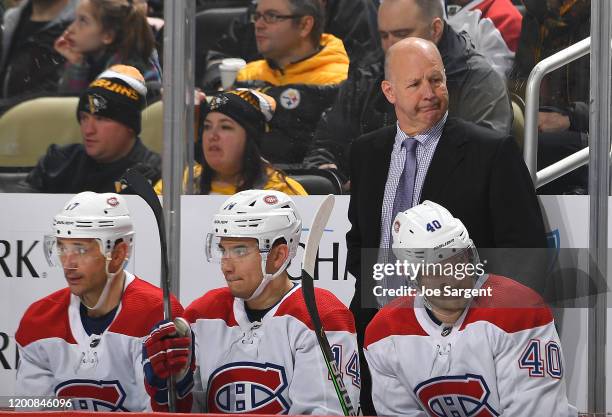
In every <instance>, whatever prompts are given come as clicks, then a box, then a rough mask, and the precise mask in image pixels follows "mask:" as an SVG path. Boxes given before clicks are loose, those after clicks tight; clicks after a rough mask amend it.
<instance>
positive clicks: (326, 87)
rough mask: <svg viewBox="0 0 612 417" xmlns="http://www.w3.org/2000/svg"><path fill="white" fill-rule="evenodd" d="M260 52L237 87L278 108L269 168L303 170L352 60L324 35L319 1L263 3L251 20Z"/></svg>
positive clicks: (267, 153) (266, 144) (265, 148)
mask: <svg viewBox="0 0 612 417" xmlns="http://www.w3.org/2000/svg"><path fill="white" fill-rule="evenodd" d="M253 20H254V22H255V37H256V39H257V49H258V50H259V52H260V53H261V54H262V55H263V56H264V57H265V59H261V60H258V61H253V62H250V63H249V64H248V65H247V66H246V67H245V68H243V69H242V70H240V71H239V72H238V75H237V78H236V86H238V87H250V88H261V89H262V91H263V92H265V93H266V94H268V95H270V96H272V97H274V99H275V100H276V102H277V103H278V104H279V105H278V106H277V109H276V112H275V113H274V117H273V119H272V120H271V121H270V128H271V130H270V132H268V133H266V134H265V136H264V139H263V140H262V147H261V153H262V155H263V157H264V158H266V159H268V160H269V161H270V162H271V163H273V164H277V163H281V164H301V163H302V161H303V159H304V156H305V155H306V151H307V149H308V146H309V145H310V142H311V141H312V137H313V134H314V130H315V128H316V125H317V122H318V121H319V118H320V117H321V112H322V111H323V110H324V109H326V108H327V107H329V106H331V104H332V103H333V100H334V98H335V96H336V93H337V91H338V85H339V84H340V83H341V82H342V81H344V80H345V79H346V77H347V72H348V66H349V59H348V57H347V55H346V52H345V50H344V47H343V46H342V41H340V39H338V38H336V37H335V36H333V35H330V34H325V33H322V31H323V21H324V20H323V9H322V8H321V4H320V3H319V0H260V1H259V2H258V4H257V9H256V11H255V12H254V14H253Z"/></svg>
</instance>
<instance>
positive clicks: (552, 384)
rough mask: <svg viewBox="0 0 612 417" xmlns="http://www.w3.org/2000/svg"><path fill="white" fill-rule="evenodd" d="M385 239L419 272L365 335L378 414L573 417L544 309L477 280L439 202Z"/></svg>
mask: <svg viewBox="0 0 612 417" xmlns="http://www.w3.org/2000/svg"><path fill="white" fill-rule="evenodd" d="M392 234H393V252H394V253H395V255H396V257H397V259H398V260H399V261H400V263H402V262H403V261H406V264H408V265H414V266H415V267H418V268H421V269H420V270H419V271H418V275H417V276H416V281H415V282H416V284H417V286H416V287H417V288H415V289H413V290H412V291H411V292H412V293H413V294H410V293H409V294H408V295H407V296H404V297H400V298H397V299H395V300H394V301H393V302H391V303H390V304H388V305H387V306H385V307H384V308H382V309H381V310H380V311H379V312H378V313H377V314H376V316H375V317H374V319H373V320H372V322H371V323H370V324H369V325H368V327H367V329H366V335H365V343H364V345H365V346H364V348H365V350H364V352H365V356H366V359H367V361H368V365H369V368H370V371H371V372H372V397H373V401H374V406H375V407H376V411H377V412H378V413H379V415H386V416H398V415H402V416H411V417H417V416H418V417H426V416H432V417H450V416H453V417H468V416H474V417H492V416H501V415H503V416H507V417H533V416H547V417H548V416H551V417H552V416H555V417H564V416H576V415H577V413H576V410H575V409H573V407H571V406H569V405H568V401H567V396H566V387H565V381H564V361H563V354H562V350H561V345H560V342H559V337H558V335H557V332H556V330H555V324H554V321H553V317H552V314H551V311H550V309H549V308H548V307H547V306H546V305H545V304H544V302H543V301H542V299H541V298H540V297H539V296H538V295H537V294H536V293H535V292H534V291H532V290H531V289H529V288H527V287H524V286H523V285H521V284H519V283H517V282H515V281H513V280H511V279H508V278H505V277H502V276H496V275H488V274H484V273H483V271H482V270H481V268H482V264H480V263H479V262H480V261H479V259H478V253H477V251H476V249H475V248H474V246H473V244H472V241H471V239H470V238H469V235H468V231H467V230H466V229H465V227H464V226H463V224H462V223H461V221H460V220H459V219H456V218H454V217H453V216H452V215H451V214H450V213H449V212H448V211H447V210H446V209H445V208H444V207H442V206H440V205H438V204H436V203H432V202H430V201H425V202H424V203H422V204H420V205H418V206H415V207H413V208H411V209H409V210H407V211H405V212H403V213H399V214H398V215H397V217H396V218H395V220H394V223H393V232H392ZM418 265H421V266H420V267H419V266H418ZM435 265H437V266H438V268H436V267H434V266H435ZM470 265H471V266H470ZM426 267H427V268H429V269H425V268H426ZM410 271H412V272H414V271H415V269H414V268H411V269H410V270H409V271H408V274H409V275H412V276H414V274H411V272H410ZM440 271H443V272H440ZM402 274H404V271H402ZM436 290H437V291H438V292H436ZM424 291H428V292H427V293H425V294H424ZM468 296H469V297H468ZM466 297H467V298H466Z"/></svg>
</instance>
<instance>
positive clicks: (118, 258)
mask: <svg viewBox="0 0 612 417" xmlns="http://www.w3.org/2000/svg"><path fill="white" fill-rule="evenodd" d="M127 256H128V244H127V243H125V242H123V241H122V242H119V243H117V244H116V245H115V247H114V248H113V251H112V253H111V261H110V263H109V265H108V272H111V273H115V272H117V271H118V270H119V269H120V268H121V267H122V266H123V264H124V262H125V261H126V258H127Z"/></svg>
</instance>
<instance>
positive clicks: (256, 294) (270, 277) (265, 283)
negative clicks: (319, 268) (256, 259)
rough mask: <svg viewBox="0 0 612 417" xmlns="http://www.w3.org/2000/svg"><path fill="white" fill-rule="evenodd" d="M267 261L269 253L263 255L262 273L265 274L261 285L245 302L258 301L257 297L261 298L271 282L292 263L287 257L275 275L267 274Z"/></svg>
mask: <svg viewBox="0 0 612 417" xmlns="http://www.w3.org/2000/svg"><path fill="white" fill-rule="evenodd" d="M267 260H268V253H262V254H261V271H262V272H263V278H262V280H261V282H260V283H259V285H258V286H257V288H256V289H255V291H254V292H253V294H251V296H250V297H249V298H245V301H252V300H254V299H256V298H257V297H259V296H260V295H261V293H262V292H263V290H264V289H265V288H266V287H267V286H268V284H269V283H270V281H272V280H273V279H275V278H277V277H278V276H279V275H280V274H281V273H282V272H283V271H284V270H285V269H286V268H287V266H288V265H289V262H291V258H290V257H289V256H287V259H285V262H283V264H282V265H281V266H280V268H278V270H277V271H276V272H275V273H273V274H268V273H266V263H267Z"/></svg>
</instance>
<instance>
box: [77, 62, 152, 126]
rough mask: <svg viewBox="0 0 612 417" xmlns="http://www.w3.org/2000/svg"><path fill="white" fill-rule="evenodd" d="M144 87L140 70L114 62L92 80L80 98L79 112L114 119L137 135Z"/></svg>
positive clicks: (143, 105)
mask: <svg viewBox="0 0 612 417" xmlns="http://www.w3.org/2000/svg"><path fill="white" fill-rule="evenodd" d="M146 95H147V87H146V86H145V80H144V77H143V76H142V74H141V73H140V71H138V70H137V69H136V68H134V67H131V66H128V65H113V66H112V67H110V68H108V69H107V70H105V71H104V72H102V73H101V74H100V75H98V77H97V78H96V79H95V80H94V81H92V83H91V84H89V86H88V87H87V89H86V90H85V91H84V92H83V94H81V97H80V98H79V105H78V107H77V120H80V117H79V114H80V112H85V113H89V114H92V115H96V116H102V117H106V118H108V119H112V120H115V121H117V122H119V123H121V124H123V125H125V126H127V127H129V128H130V129H132V130H133V131H134V132H135V133H136V135H138V134H139V133H140V129H141V119H142V115H141V113H142V109H143V108H144V107H145V103H146Z"/></svg>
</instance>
